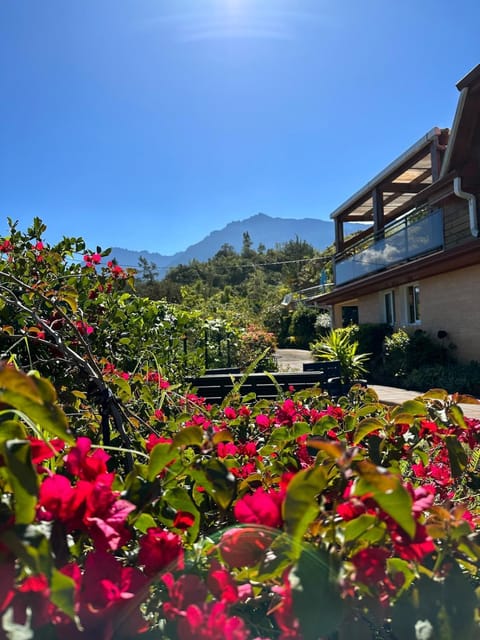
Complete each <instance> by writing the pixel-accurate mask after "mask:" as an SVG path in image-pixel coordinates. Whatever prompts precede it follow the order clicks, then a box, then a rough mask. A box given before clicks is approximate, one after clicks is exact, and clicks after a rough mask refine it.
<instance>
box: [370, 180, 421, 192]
mask: <svg viewBox="0 0 480 640" xmlns="http://www.w3.org/2000/svg"><path fill="white" fill-rule="evenodd" d="M429 186H430V183H429V182H384V183H383V184H382V185H381V188H382V190H383V191H384V192H386V193H412V194H413V193H420V191H423V189H426V188H427V187H429Z"/></svg>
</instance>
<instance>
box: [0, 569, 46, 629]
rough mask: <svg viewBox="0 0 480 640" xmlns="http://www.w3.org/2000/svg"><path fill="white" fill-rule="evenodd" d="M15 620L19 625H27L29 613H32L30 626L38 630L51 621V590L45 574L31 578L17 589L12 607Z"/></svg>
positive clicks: (26, 579)
mask: <svg viewBox="0 0 480 640" xmlns="http://www.w3.org/2000/svg"><path fill="white" fill-rule="evenodd" d="M10 606H11V607H12V609H13V620H14V622H15V623H16V624H18V625H25V624H26V623H27V619H28V618H27V611H30V612H31V616H32V617H31V620H30V626H31V627H32V628H33V629H38V628H39V627H42V626H44V625H46V624H47V623H48V622H49V621H50V611H51V604H50V588H49V585H48V580H47V578H46V577H45V576H44V575H43V574H39V575H33V576H29V577H28V578H25V580H24V581H23V582H22V584H21V585H20V586H19V587H18V588H17V590H16V593H15V596H14V598H13V600H12V602H11V605H10Z"/></svg>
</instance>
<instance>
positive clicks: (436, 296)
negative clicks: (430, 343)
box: [333, 255, 480, 362]
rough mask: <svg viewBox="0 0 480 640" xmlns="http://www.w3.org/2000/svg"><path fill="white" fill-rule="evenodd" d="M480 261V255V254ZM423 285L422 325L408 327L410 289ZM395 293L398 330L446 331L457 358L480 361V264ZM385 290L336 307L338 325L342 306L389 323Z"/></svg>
mask: <svg viewBox="0 0 480 640" xmlns="http://www.w3.org/2000/svg"><path fill="white" fill-rule="evenodd" d="M479 260H480V255H479ZM409 284H418V285H419V286H420V312H421V322H420V323H419V324H418V325H408V316H407V302H406V299H407V298H406V288H407V287H408V285H409ZM393 291H394V293H395V312H396V327H397V328H398V327H404V328H406V329H407V330H415V329H423V330H424V331H426V332H427V333H429V334H430V335H431V336H432V337H436V335H437V332H438V331H439V330H443V331H446V332H447V333H448V338H447V339H446V342H447V344H448V342H452V343H453V344H455V345H456V347H457V349H456V351H455V354H456V357H457V358H458V359H459V360H463V361H465V362H468V361H470V360H478V361H480V264H479V265H475V266H473V267H467V268H465V269H459V270H457V271H454V272H451V273H444V274H440V275H438V276H433V277H431V278H427V279H424V280H420V281H417V282H412V283H407V284H406V285H405V286H402V287H397V288H395V289H394V290H393ZM384 293H385V291H382V292H379V293H375V294H370V295H368V296H364V297H360V298H356V299H352V300H349V301H348V302H345V303H343V304H339V305H335V307H334V314H333V315H334V326H335V327H341V326H342V306H343V305H345V306H352V305H357V306H358V315H359V322H360V323H361V324H364V323H370V322H371V323H378V322H385V316H384Z"/></svg>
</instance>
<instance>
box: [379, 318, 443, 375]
mask: <svg viewBox="0 0 480 640" xmlns="http://www.w3.org/2000/svg"><path fill="white" fill-rule="evenodd" d="M454 348H455V347H454V345H452V344H449V345H448V347H446V346H444V345H443V344H441V343H439V342H438V340H436V339H434V338H432V337H431V336H429V335H428V334H427V333H426V332H425V331H422V330H420V329H418V330H417V331H415V332H414V333H413V334H411V335H410V334H408V333H407V332H406V331H405V329H399V330H398V331H395V332H394V333H393V334H392V335H391V336H386V337H385V342H384V359H383V368H382V369H381V375H382V376H383V377H384V382H386V383H389V382H392V381H393V382H395V383H397V384H402V385H403V386H405V385H406V386H408V384H407V379H408V378H410V375H411V374H413V372H414V371H415V370H418V369H422V370H424V371H425V373H424V374H416V378H415V376H414V377H413V378H410V383H412V381H413V380H414V379H416V380H419V379H420V377H421V375H424V376H426V377H428V375H429V374H428V373H427V372H428V370H432V369H431V368H432V367H435V368H436V371H437V372H440V371H441V370H442V368H450V367H451V366H452V365H453V364H454V363H455V359H454V356H453V350H454ZM415 384H416V385H418V384H419V383H418V382H416V383H415ZM435 386H439V385H435ZM440 386H441V385H440ZM421 387H423V384H422V385H421ZM413 388H417V386H415V387H413Z"/></svg>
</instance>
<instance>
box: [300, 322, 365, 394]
mask: <svg viewBox="0 0 480 640" xmlns="http://www.w3.org/2000/svg"><path fill="white" fill-rule="evenodd" d="M354 335H355V332H354V328H353V327H348V328H346V329H332V330H331V331H330V333H328V334H327V335H326V336H324V337H322V338H321V339H320V340H318V341H317V342H314V343H313V344H311V345H310V349H311V351H312V354H313V357H314V359H315V360H327V361H332V360H338V361H339V363H340V369H341V372H342V382H343V383H344V384H348V383H351V382H352V381H354V380H356V379H358V378H359V376H361V375H362V374H365V373H367V371H368V370H367V368H366V363H367V362H368V359H369V357H370V354H369V353H357V351H358V342H357V341H356V340H355V339H354Z"/></svg>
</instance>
